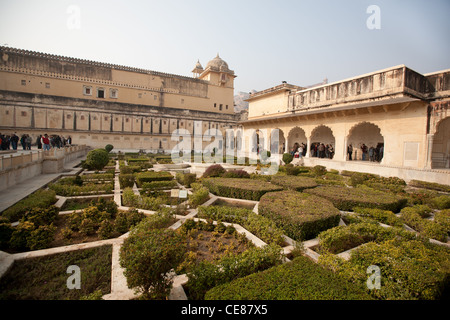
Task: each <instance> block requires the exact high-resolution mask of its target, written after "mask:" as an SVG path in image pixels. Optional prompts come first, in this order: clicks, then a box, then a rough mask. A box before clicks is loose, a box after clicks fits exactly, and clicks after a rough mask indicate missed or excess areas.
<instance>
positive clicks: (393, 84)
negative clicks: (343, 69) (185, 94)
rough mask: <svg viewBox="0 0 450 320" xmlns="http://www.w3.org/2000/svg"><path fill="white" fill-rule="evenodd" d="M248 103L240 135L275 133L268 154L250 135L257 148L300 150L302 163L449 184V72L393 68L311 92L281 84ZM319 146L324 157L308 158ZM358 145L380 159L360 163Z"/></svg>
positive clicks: (268, 143) (265, 139)
mask: <svg viewBox="0 0 450 320" xmlns="http://www.w3.org/2000/svg"><path fill="white" fill-rule="evenodd" d="M248 102H249V112H248V119H247V120H245V121H242V122H241V124H242V125H243V127H244V129H246V130H248V129H254V130H260V131H261V132H267V131H271V130H274V129H278V130H279V144H278V146H275V148H274V145H272V142H271V141H269V140H270V138H269V137H270V134H265V136H263V135H261V136H259V137H257V138H258V139H257V140H258V143H260V144H262V145H263V146H262V148H263V149H267V148H271V150H272V152H274V151H275V152H276V149H277V148H280V146H281V148H280V149H282V150H279V152H289V151H291V150H292V147H293V146H298V145H301V144H304V145H305V146H306V152H305V153H306V154H305V157H304V159H303V161H304V163H305V165H324V166H326V167H327V168H329V169H336V170H351V171H362V172H369V173H375V174H380V175H383V176H397V177H401V178H403V179H405V180H411V179H417V180H425V181H434V182H440V183H445V184H450V169H449V168H450V70H445V71H439V72H434V73H430V74H425V75H422V74H419V73H417V72H415V71H413V70H411V69H409V68H407V67H406V66H404V65H400V66H396V67H392V68H389V69H385V70H380V71H376V72H372V73H369V74H365V75H361V76H357V77H354V78H351V79H346V80H341V81H337V82H334V83H329V84H324V85H320V86H316V87H313V88H303V87H299V86H295V85H291V84H288V83H282V84H281V85H278V86H275V87H272V88H269V89H266V90H263V91H260V92H256V93H253V94H251V95H250V98H249V99H248ZM321 143H323V144H324V145H329V146H332V147H333V151H334V154H333V157H332V159H330V158H318V157H314V156H313V154H312V149H311V146H314V145H317V144H321ZM363 144H364V145H365V146H367V148H370V147H373V148H377V147H378V148H379V150H380V149H381V150H382V152H383V154H382V158H381V159H378V160H381V161H370V160H369V157H368V155H366V156H367V158H366V159H365V161H361V160H362V151H361V148H360V146H362V145H363ZM283 145H284V149H283ZM350 145H351V146H352V148H353V152H352V159H351V160H350V155H349V154H348V147H349V146H350ZM355 160H356V161H355Z"/></svg>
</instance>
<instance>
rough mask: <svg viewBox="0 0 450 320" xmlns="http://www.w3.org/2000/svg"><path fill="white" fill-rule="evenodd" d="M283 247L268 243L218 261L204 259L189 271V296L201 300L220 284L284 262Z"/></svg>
mask: <svg viewBox="0 0 450 320" xmlns="http://www.w3.org/2000/svg"><path fill="white" fill-rule="evenodd" d="M281 251H282V250H281V247H279V246H276V245H267V246H264V247H262V248H257V247H254V248H251V249H248V250H246V251H244V252H243V253H242V254H237V255H234V254H230V255H226V256H224V257H222V258H221V259H220V260H219V261H217V262H216V263H213V262H209V261H203V262H200V263H199V264H197V265H196V266H195V267H194V268H193V269H191V270H189V271H188V273H187V276H188V279H189V280H188V282H187V284H186V287H187V288H188V290H189V296H190V298H191V299H194V300H201V299H203V298H204V296H205V293H206V292H207V291H208V290H209V289H211V288H213V287H215V286H218V285H220V284H224V283H227V282H230V281H232V280H234V279H237V278H240V277H243V276H246V275H249V274H252V273H255V272H259V271H262V270H265V269H268V268H270V267H272V266H275V265H278V264H280V263H281V262H282V255H281Z"/></svg>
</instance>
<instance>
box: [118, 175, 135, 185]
mask: <svg viewBox="0 0 450 320" xmlns="http://www.w3.org/2000/svg"><path fill="white" fill-rule="evenodd" d="M119 183H120V188H121V189H125V188H132V187H133V186H134V175H133V174H131V173H121V174H119Z"/></svg>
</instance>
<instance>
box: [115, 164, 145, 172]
mask: <svg viewBox="0 0 450 320" xmlns="http://www.w3.org/2000/svg"><path fill="white" fill-rule="evenodd" d="M141 171H142V168H141V166H125V165H123V166H120V174H133V173H136V172H141Z"/></svg>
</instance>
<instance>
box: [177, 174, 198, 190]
mask: <svg viewBox="0 0 450 320" xmlns="http://www.w3.org/2000/svg"><path fill="white" fill-rule="evenodd" d="M176 179H177V181H178V183H180V184H182V185H183V186H185V187H187V188H190V187H191V184H192V183H194V182H195V181H196V180H197V175H196V174H195V173H182V172H177V175H176Z"/></svg>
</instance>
